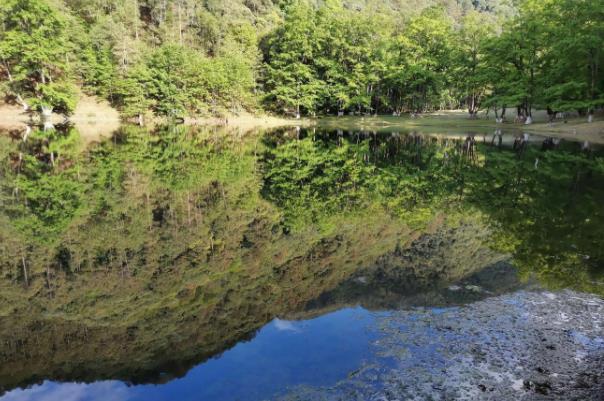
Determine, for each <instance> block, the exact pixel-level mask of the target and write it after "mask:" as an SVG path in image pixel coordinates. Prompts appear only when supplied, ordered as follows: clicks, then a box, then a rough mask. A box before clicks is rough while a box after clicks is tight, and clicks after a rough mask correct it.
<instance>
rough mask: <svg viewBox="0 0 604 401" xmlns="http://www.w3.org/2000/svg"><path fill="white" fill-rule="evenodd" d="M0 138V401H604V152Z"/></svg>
mask: <svg viewBox="0 0 604 401" xmlns="http://www.w3.org/2000/svg"><path fill="white" fill-rule="evenodd" d="M23 135H24V132H20V131H18V130H13V131H11V132H6V133H0V158H1V159H2V162H1V164H0V223H1V224H0V274H1V275H0V400H1V401H21V400H50V401H53V400H62V401H64V400H69V401H76V400H78V401H79V400H82V401H84V400H91V401H92V400H118V401H121V400H124V401H125V400H132V401H135V400H141V401H142V400H145V401H149V400H204V401H214V400H245V401H256V400H258V401H260V400H376V401H377V400H411V399H412V400H601V399H602V398H601V397H602V394H604V300H603V297H604V151H603V149H602V148H600V147H598V146H587V144H584V143H581V142H573V141H570V140H566V141H565V140H562V141H558V140H553V139H551V138H546V137H540V136H535V135H526V136H524V135H523V133H522V132H517V131H506V130H503V131H496V132H492V131H489V130H487V129H479V130H477V131H475V132H464V131H463V130H462V131H459V130H452V131H451V130H444V129H443V130H440V129H439V128H438V127H430V130H429V131H427V130H424V131H422V130H413V131H410V130H395V129H394V128H383V129H380V130H378V131H367V130H363V129H361V128H355V127H350V126H347V127H342V129H337V127H333V124H330V126H328V127H321V126H319V127H315V128H296V127H291V128H283V129H276V130H256V131H253V132H246V133H241V132H238V131H237V130H234V129H227V128H219V127H215V128H201V127H184V126H159V127H156V128H154V129H145V128H141V127H134V126H124V127H121V128H119V129H117V130H116V131H113V132H111V133H109V134H108V135H106V136H105V137H102V138H101V137H99V138H97V139H96V140H91V139H90V137H89V136H86V137H84V136H83V135H81V134H80V132H78V130H77V129H76V128H74V127H67V126H66V127H59V128H57V129H55V130H50V131H46V132H44V131H43V130H37V129H34V130H32V131H31V132H30V133H29V134H28V135H27V138H26V139H25V140H24V139H23Z"/></svg>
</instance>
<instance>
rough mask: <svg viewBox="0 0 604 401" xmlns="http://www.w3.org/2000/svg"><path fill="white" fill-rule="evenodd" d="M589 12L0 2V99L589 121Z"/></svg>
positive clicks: (181, 110)
mask: <svg viewBox="0 0 604 401" xmlns="http://www.w3.org/2000/svg"><path fill="white" fill-rule="evenodd" d="M603 40H604V3H602V2H601V1H588V0H545V1H537V0H518V1H511V0H510V1H504V0H473V1H470V0H467V1H459V0H455V1H453V0H445V1H436V0H417V1H410V0H380V1H378V0H365V1H362V0H348V1H342V0H325V1H312V0H281V1H276V0H272V1H271V0H246V1H243V0H230V1H199V0H162V1H159V0H111V1H100V0H93V1H82V0H7V1H5V2H3V3H2V5H0V90H1V91H2V93H3V94H4V96H5V97H6V100H8V101H11V102H15V103H19V104H21V105H22V106H24V107H26V108H27V107H29V108H32V109H42V108H54V109H55V111H58V112H61V113H64V114H69V113H71V111H72V110H73V108H74V106H75V102H76V100H77V91H78V90H83V91H85V92H90V93H94V94H97V95H100V96H103V97H106V98H107V99H109V100H110V101H111V102H112V103H113V104H114V105H116V106H118V107H119V108H120V109H121V111H122V112H123V114H124V115H125V116H126V117H131V116H142V115H143V114H144V113H146V112H147V111H149V110H151V111H153V112H154V113H155V114H157V115H167V116H185V115H200V114H219V113H224V112H237V111H239V110H242V109H247V110H250V111H254V110H257V109H259V108H260V107H263V108H266V109H268V110H273V111H276V112H279V113H290V114H306V115H316V114H336V113H397V114H398V113H401V112H412V113H421V112H425V111H431V110H435V109H443V108H458V107H463V108H467V110H468V112H469V114H470V116H471V117H474V116H476V114H477V112H478V110H480V109H485V108H492V109H496V111H498V117H503V115H504V110H505V109H506V108H516V109H517V110H518V112H519V114H521V115H523V116H524V117H525V118H530V117H531V115H532V110H533V109H535V108H542V109H545V108H548V109H549V110H551V111H552V112H553V111H569V110H574V111H579V112H580V113H592V112H593V111H594V110H595V109H597V108H599V107H602V105H603V104H604V74H603V73H602V67H601V66H602V64H603V62H604V52H603V51H602V46H601V43H602V41H603Z"/></svg>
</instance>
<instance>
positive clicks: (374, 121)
mask: <svg viewBox="0 0 604 401" xmlns="http://www.w3.org/2000/svg"><path fill="white" fill-rule="evenodd" d="M65 121H68V122H70V123H72V124H74V125H75V126H76V127H77V128H78V129H79V130H81V131H82V132H83V134H84V136H85V137H87V138H90V139H91V140H92V139H94V138H98V137H100V136H104V135H106V134H107V133H108V132H112V131H114V130H117V129H118V128H119V127H120V126H121V125H123V124H127V122H124V120H123V119H122V118H121V117H120V115H119V112H118V111H117V110H116V109H114V108H112V107H111V106H110V105H109V104H108V103H107V102H105V101H102V100H99V99H96V98H94V97H90V96H85V95H83V96H82V97H81V99H80V102H79V103H78V107H77V108H76V110H75V112H74V114H73V115H72V116H71V117H70V118H69V119H67V120H65V119H64V118H63V117H62V116H60V115H56V114H53V116H52V118H51V122H52V123H53V124H60V123H63V122H65ZM32 122H39V121H37V119H33V120H32V118H31V117H30V116H29V115H28V114H27V113H25V112H24V111H23V109H22V108H21V107H18V106H13V105H7V104H0V129H3V130H13V129H25V127H26V126H27V125H28V124H31V123H32ZM167 122H168V120H167V119H164V118H161V117H154V118H150V119H149V120H148V123H147V124H145V126H148V127H153V126H155V125H158V124H163V123H167ZM184 125H188V126H210V127H225V128H234V129H238V130H241V131H244V132H248V131H252V130H255V129H277V128H285V127H310V126H317V127H321V128H328V129H329V128H333V129H344V130H373V131H386V130H434V131H435V133H437V132H441V133H443V134H445V133H450V132H460V131H472V130H496V129H501V130H503V131H506V130H511V131H519V132H526V133H529V134H534V135H539V136H551V137H556V138H561V139H566V140H570V141H575V142H580V141H588V142H590V143H594V144H599V145H604V120H599V119H598V120H596V121H594V122H592V123H588V122H587V121H584V120H583V119H577V118H575V119H571V120H569V121H568V123H562V122H555V123H554V124H548V123H546V122H542V121H538V122H535V123H534V124H532V125H529V126H527V125H522V124H518V123H510V122H508V123H504V124H497V123H495V121H491V120H486V119H484V118H482V119H481V118H479V119H475V120H471V119H469V118H467V115H466V114H464V113H463V112H460V111H447V112H439V113H431V114H426V115H424V116H423V117H421V118H416V119H412V118H409V117H391V116H388V115H379V116H376V117H374V116H371V117H360V116H359V117H332V116H329V117H321V118H302V119H300V120H297V119H292V118H286V117H281V116H274V115H268V114H247V113H244V114H240V115H228V116H225V117H187V118H185V119H184Z"/></svg>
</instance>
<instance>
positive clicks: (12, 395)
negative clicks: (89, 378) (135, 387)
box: [0, 381, 128, 401]
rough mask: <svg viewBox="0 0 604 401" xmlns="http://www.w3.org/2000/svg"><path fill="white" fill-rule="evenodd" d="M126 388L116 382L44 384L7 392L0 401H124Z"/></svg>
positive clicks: (126, 396) (126, 393) (126, 397)
mask: <svg viewBox="0 0 604 401" xmlns="http://www.w3.org/2000/svg"><path fill="white" fill-rule="evenodd" d="M127 399H128V391H127V388H126V386H125V385H124V384H123V383H121V382H118V381H106V382H98V383H92V384H84V383H53V382H44V383H43V384H41V385H40V384H36V385H34V386H32V387H30V388H27V389H17V390H12V391H9V392H8V393H6V394H4V396H3V397H0V401H126V400H127Z"/></svg>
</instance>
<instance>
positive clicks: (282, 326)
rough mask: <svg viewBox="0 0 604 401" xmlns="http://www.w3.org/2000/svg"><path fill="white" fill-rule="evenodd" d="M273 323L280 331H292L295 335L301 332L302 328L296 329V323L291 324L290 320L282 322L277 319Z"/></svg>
mask: <svg viewBox="0 0 604 401" xmlns="http://www.w3.org/2000/svg"><path fill="white" fill-rule="evenodd" d="M273 323H274V324H275V328H276V329H277V330H279V331H291V332H293V333H299V332H300V328H299V327H296V326H295V324H294V322H290V321H289V320H281V319H278V318H277V319H275V320H274V321H273Z"/></svg>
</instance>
